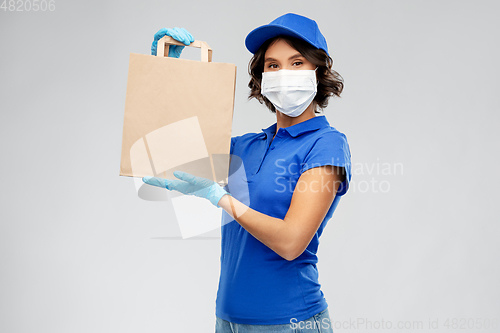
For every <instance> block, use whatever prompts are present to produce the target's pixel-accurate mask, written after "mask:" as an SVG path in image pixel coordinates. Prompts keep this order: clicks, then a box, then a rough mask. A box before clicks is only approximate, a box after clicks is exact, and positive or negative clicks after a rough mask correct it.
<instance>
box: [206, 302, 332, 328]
mask: <svg viewBox="0 0 500 333" xmlns="http://www.w3.org/2000/svg"><path fill="white" fill-rule="evenodd" d="M332 325H333V324H332V323H331V321H330V314H329V313H328V308H326V309H325V310H323V311H321V312H320V313H318V314H316V315H314V316H312V317H311V318H309V319H305V320H302V321H296V320H295V321H293V320H292V321H291V322H290V323H289V324H281V325H248V324H235V323H231V322H229V321H227V320H224V319H221V318H219V317H216V323H215V333H254V332H255V333H257V332H269V333H302V332H309V333H313V332H314V333H333V327H332Z"/></svg>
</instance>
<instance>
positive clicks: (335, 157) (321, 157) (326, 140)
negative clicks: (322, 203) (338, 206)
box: [300, 132, 352, 196]
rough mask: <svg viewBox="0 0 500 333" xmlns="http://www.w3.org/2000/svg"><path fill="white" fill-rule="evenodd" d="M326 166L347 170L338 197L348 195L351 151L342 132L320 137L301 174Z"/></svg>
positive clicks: (329, 133)
mask: <svg viewBox="0 0 500 333" xmlns="http://www.w3.org/2000/svg"><path fill="white" fill-rule="evenodd" d="M324 165H334V166H338V167H343V168H344V169H345V174H346V177H345V180H344V182H342V184H340V186H339V188H338V190H337V195H338V196H341V195H344V194H346V193H347V190H348V189H349V184H350V182H351V176H352V174H351V151H350V149H349V143H348V142H347V138H346V136H345V135H344V134H342V133H340V132H326V133H324V134H323V135H322V136H320V137H319V138H318V139H317V140H316V142H315V143H314V144H313V146H312V147H311V149H310V150H309V152H308V153H307V155H306V157H305V159H304V161H303V163H302V166H301V169H300V174H302V173H303V172H305V171H306V170H309V169H311V168H316V167H320V166H324Z"/></svg>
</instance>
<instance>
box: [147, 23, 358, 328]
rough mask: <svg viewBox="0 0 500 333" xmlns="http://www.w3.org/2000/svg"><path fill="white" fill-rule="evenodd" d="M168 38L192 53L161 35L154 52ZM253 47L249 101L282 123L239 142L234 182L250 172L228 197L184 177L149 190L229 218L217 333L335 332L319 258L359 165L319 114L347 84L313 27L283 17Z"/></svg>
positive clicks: (178, 35) (177, 34) (180, 35)
mask: <svg viewBox="0 0 500 333" xmlns="http://www.w3.org/2000/svg"><path fill="white" fill-rule="evenodd" d="M166 34H168V35H170V36H172V37H174V38H175V39H177V40H179V41H182V42H184V43H185V44H186V45H189V43H190V42H192V41H193V40H194V39H193V38H192V36H191V35H190V34H189V33H188V32H187V31H186V30H184V29H178V28H175V29H162V30H160V31H159V32H158V33H157V34H156V35H155V42H156V41H158V40H159V39H160V38H161V37H162V36H164V35H166ZM245 44H246V47H247V48H248V50H249V51H250V52H251V53H253V58H252V59H251V61H250V64H249V72H250V76H251V79H250V83H249V85H248V86H249V87H250V98H256V99H257V100H259V101H260V102H261V103H264V104H265V105H266V106H267V107H268V108H269V110H270V111H271V112H273V113H275V114H276V123H274V124H273V125H271V126H269V127H267V128H265V129H263V130H262V132H260V133H247V134H244V135H241V136H237V137H233V138H231V154H232V155H233V157H234V156H237V157H238V158H232V159H231V165H230V168H229V172H230V175H235V174H237V169H240V170H241V166H243V168H244V172H243V177H242V176H241V174H240V175H239V176H238V177H232V176H230V177H229V180H228V185H227V186H225V187H224V188H223V187H221V186H220V185H218V184H217V183H215V182H213V181H212V180H209V179H205V178H200V177H195V176H193V175H190V174H187V173H184V172H179V171H176V172H174V175H175V177H177V178H179V179H178V180H171V179H161V178H154V177H145V178H144V179H143V180H144V182H146V183H148V184H150V185H155V186H159V187H164V188H167V189H169V190H176V191H179V192H182V193H184V194H190V195H195V196H198V197H202V198H206V199H208V200H210V201H211V202H212V204H214V205H215V206H216V207H222V208H223V209H224V211H223V217H222V219H223V221H222V227H221V235H222V240H221V242H222V244H221V245H222V247H221V272H220V280H219V289H218V292H217V300H216V332H217V333H225V332H240V333H241V332H333V330H332V323H331V322H330V317H329V313H328V304H327V302H326V300H325V297H324V295H323V292H322V291H321V289H320V287H321V285H320V284H319V282H318V269H317V266H316V263H317V262H318V258H317V255H316V253H317V251H318V245H319V237H320V236H321V234H322V232H323V229H324V228H325V225H326V223H327V221H328V220H329V219H330V218H331V217H332V214H333V212H334V211H335V208H336V207H337V205H338V203H339V200H340V197H341V196H342V195H344V194H345V193H346V192H347V189H348V187H349V182H350V180H351V162H350V158H351V155H350V150H349V145H348V142H347V139H346V136H345V135H344V134H342V133H341V132H339V131H338V130H336V129H335V128H333V127H331V126H330V124H329V122H328V120H327V119H326V117H325V116H324V115H318V116H317V115H316V113H319V109H323V108H324V107H326V106H327V103H328V99H329V98H330V97H331V96H340V94H341V92H342V89H343V82H342V78H341V77H340V75H339V74H338V73H337V72H335V71H334V70H332V65H333V60H332V59H331V57H330V56H329V54H328V47H327V43H326V40H325V38H324V37H323V35H322V34H321V32H320V30H319V28H318V26H317V24H316V22H315V21H313V20H311V19H309V18H306V17H303V16H300V15H296V14H286V15H283V16H281V17H279V18H277V19H276V20H274V21H272V22H271V23H270V24H267V25H264V26H261V27H258V28H256V29H254V30H253V31H251V32H250V33H249V34H248V36H247V37H246V41H245ZM181 48H182V46H181ZM181 50H182V49H177V50H175V49H174V50H173V51H172V52H174V54H172V55H173V56H176V55H177V56H178V54H180V51H181ZM152 52H153V54H156V45H155V44H154V45H153V47H152ZM175 52H177V54H175ZM235 161H239V162H235Z"/></svg>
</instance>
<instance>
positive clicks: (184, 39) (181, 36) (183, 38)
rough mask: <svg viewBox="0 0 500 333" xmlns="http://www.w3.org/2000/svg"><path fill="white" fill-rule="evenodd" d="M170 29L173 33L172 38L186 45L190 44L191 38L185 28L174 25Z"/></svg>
mask: <svg viewBox="0 0 500 333" xmlns="http://www.w3.org/2000/svg"><path fill="white" fill-rule="evenodd" d="M172 31H173V33H174V34H175V37H174V36H172V37H173V38H175V39H176V40H178V41H179V42H181V43H184V44H186V45H189V44H191V40H190V38H189V35H188V34H189V33H188V32H187V30H186V29H184V28H177V27H175V28H174V29H172Z"/></svg>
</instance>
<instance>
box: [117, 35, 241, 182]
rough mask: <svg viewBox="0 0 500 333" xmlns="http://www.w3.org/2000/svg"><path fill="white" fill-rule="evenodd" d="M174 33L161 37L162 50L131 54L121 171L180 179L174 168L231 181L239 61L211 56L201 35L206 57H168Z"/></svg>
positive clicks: (160, 48)
mask: <svg viewBox="0 0 500 333" xmlns="http://www.w3.org/2000/svg"><path fill="white" fill-rule="evenodd" d="M169 44H170V45H171V44H175V45H184V44H181V43H179V42H177V41H175V40H174V39H173V38H171V37H163V38H162V39H160V40H159V41H158V48H157V50H158V51H157V56H151V55H143V54H135V53H131V54H130V62H129V70H128V80H127V94H126V101H125V118H124V123H123V139H122V152H121V163H120V175H121V176H130V177H144V176H157V177H162V178H170V179H176V178H175V177H174V176H173V172H174V171H175V170H180V171H185V172H188V173H191V174H194V175H196V176H199V177H204V178H209V179H212V180H214V181H216V182H219V183H220V184H224V183H226V181H227V177H228V172H229V150H230V145H231V125H232V119H233V109H234V92H235V84H236V66H235V65H234V64H226V63H214V62H212V49H211V48H210V47H209V46H208V45H207V44H206V43H205V42H201V41H195V42H193V43H191V45H190V46H192V47H198V48H201V58H202V61H193V60H186V59H178V58H169V57H165V55H168V45H169Z"/></svg>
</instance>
